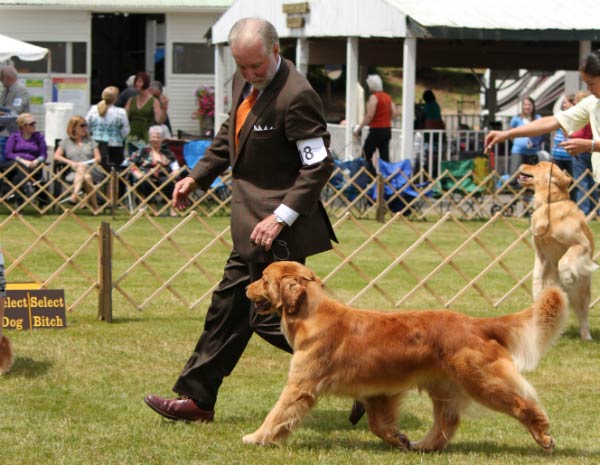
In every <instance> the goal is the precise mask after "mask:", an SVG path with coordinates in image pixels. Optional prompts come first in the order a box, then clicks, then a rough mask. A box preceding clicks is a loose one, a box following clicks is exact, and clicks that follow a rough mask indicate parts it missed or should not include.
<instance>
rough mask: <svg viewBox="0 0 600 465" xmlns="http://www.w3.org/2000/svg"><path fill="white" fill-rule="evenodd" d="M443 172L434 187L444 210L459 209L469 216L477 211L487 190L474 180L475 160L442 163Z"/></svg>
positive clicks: (434, 191)
mask: <svg viewBox="0 0 600 465" xmlns="http://www.w3.org/2000/svg"><path fill="white" fill-rule="evenodd" d="M441 169H442V174H441V176H440V178H438V180H437V181H436V183H435V185H434V186H433V188H432V194H433V197H434V198H435V199H438V204H439V205H440V208H441V210H442V211H450V210H452V209H457V210H458V211H460V212H462V213H463V214H465V215H467V216H468V217H471V216H473V215H472V214H470V213H471V212H472V213H477V212H478V209H477V204H478V203H479V202H480V201H481V199H482V197H483V194H484V193H485V192H486V189H485V187H483V186H479V185H478V184H477V183H476V182H475V180H474V177H475V175H474V160H473V159H472V158H470V159H466V160H449V161H443V162H442V164H441Z"/></svg>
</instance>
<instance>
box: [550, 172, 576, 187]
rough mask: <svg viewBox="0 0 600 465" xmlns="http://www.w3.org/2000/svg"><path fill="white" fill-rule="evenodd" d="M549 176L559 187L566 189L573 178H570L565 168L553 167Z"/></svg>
mask: <svg viewBox="0 0 600 465" xmlns="http://www.w3.org/2000/svg"><path fill="white" fill-rule="evenodd" d="M551 176H552V179H553V181H554V182H555V183H556V185H557V186H558V187H559V188H560V189H568V188H569V186H570V185H571V182H572V181H573V178H571V175H570V174H569V172H568V171H566V170H561V169H560V168H558V169H553V170H552V171H551Z"/></svg>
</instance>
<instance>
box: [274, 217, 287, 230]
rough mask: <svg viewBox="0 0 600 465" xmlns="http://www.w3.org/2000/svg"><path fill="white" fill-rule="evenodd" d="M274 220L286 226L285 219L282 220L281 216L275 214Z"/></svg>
mask: <svg viewBox="0 0 600 465" xmlns="http://www.w3.org/2000/svg"><path fill="white" fill-rule="evenodd" d="M275 221H276V222H277V223H278V224H280V225H282V226H284V227H285V226H287V223H286V222H285V221H283V219H281V218H280V217H279V216H277V215H275Z"/></svg>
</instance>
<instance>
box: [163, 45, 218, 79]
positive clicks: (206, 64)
mask: <svg viewBox="0 0 600 465" xmlns="http://www.w3.org/2000/svg"><path fill="white" fill-rule="evenodd" d="M214 72H215V58H214V52H213V50H212V48H211V47H209V46H208V44H205V43H204V44H198V43H182V42H178V43H173V74H214Z"/></svg>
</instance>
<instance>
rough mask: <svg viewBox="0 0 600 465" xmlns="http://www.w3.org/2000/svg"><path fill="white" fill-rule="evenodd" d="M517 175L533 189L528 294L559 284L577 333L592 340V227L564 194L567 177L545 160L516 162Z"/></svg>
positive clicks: (593, 266)
mask: <svg viewBox="0 0 600 465" xmlns="http://www.w3.org/2000/svg"><path fill="white" fill-rule="evenodd" d="M519 174H520V176H519V182H520V183H521V185H522V186H524V187H528V188H530V189H533V190H534V197H533V206H534V208H535V210H534V212H533V214H532V215H531V231H532V234H533V243H534V246H535V262H534V266H533V297H534V299H535V298H536V297H537V296H538V295H539V294H540V292H541V291H542V290H543V289H546V288H547V287H553V286H560V287H562V289H563V290H564V291H565V292H566V293H567V295H568V297H569V305H570V306H571V308H572V309H573V312H574V313H575V315H577V318H578V320H579V335H580V337H581V338H582V339H588V340H589V339H592V336H591V334H590V323H589V320H588V312H589V307H590V299H591V274H592V271H594V270H596V269H597V268H598V265H597V264H596V263H594V261H593V260H592V258H593V256H594V236H593V235H592V230H591V228H590V226H589V225H588V223H587V221H586V218H585V215H584V214H583V212H582V211H581V210H580V209H579V208H578V207H577V205H576V204H575V203H574V202H572V201H571V200H570V199H569V185H570V184H571V177H570V176H569V175H567V174H566V173H564V172H563V171H562V170H561V169H560V168H558V167H557V166H556V165H554V164H553V163H550V162H547V161H543V162H540V163H538V164H537V165H521V167H520V169H519Z"/></svg>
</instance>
